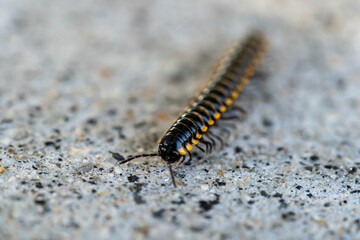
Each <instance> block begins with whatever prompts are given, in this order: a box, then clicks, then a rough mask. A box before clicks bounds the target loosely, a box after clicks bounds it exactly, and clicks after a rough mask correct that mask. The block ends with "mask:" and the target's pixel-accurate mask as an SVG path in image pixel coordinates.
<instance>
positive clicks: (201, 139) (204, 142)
mask: <svg viewBox="0 0 360 240" xmlns="http://www.w3.org/2000/svg"><path fill="white" fill-rule="evenodd" d="M199 142H201V143H203V144H205V145H206V153H211V151H212V145H211V143H210V142H208V141H206V140H205V139H204V138H200V139H199ZM209 149H210V150H209Z"/></svg>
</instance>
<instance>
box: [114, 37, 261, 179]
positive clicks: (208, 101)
mask: <svg viewBox="0 0 360 240" xmlns="http://www.w3.org/2000/svg"><path fill="white" fill-rule="evenodd" d="M266 51H267V41H266V38H265V37H264V36H263V35H262V34H260V33H253V34H251V35H250V36H249V37H248V38H247V39H246V40H245V41H244V43H243V44H242V45H241V47H238V48H237V49H235V51H234V53H233V54H232V55H230V56H231V58H230V59H229V60H228V61H227V62H226V63H225V64H223V65H222V66H221V68H220V70H221V71H218V72H217V73H216V74H215V76H214V77H213V79H212V81H211V82H210V84H209V85H208V86H207V87H205V88H204V89H203V90H202V91H201V92H200V93H199V94H198V96H197V98H195V99H194V100H193V101H192V102H191V104H190V106H189V108H188V110H186V111H185V112H184V113H183V114H182V115H181V116H180V117H179V118H178V119H177V120H176V121H175V122H174V124H173V125H172V126H171V127H170V128H169V129H168V130H167V131H166V132H165V134H164V136H163V137H162V138H161V140H160V141H159V149H158V153H157V154H143V155H138V156H134V157H131V158H129V159H126V160H124V161H122V162H121V164H122V163H126V162H128V161H130V160H132V159H135V158H138V157H146V156H160V157H161V158H162V159H164V160H165V161H166V162H167V164H168V166H169V169H170V172H171V176H172V180H173V183H174V185H175V181H174V177H173V174H172V170H171V167H170V164H172V163H178V165H180V164H181V163H182V162H183V161H184V159H185V156H186V154H189V156H190V158H191V154H190V151H191V150H192V149H193V147H194V146H196V147H198V148H200V149H201V150H202V151H204V150H203V149H202V148H201V147H200V146H198V143H199V142H200V143H203V144H205V146H206V152H208V147H209V148H210V151H211V147H212V145H213V144H212V143H214V141H213V140H212V138H211V135H210V134H212V133H211V132H210V131H209V129H210V128H211V127H212V125H214V124H215V123H216V121H217V120H218V119H220V118H221V117H222V115H223V113H225V112H226V111H227V110H228V109H229V107H230V106H231V105H232V104H233V102H234V100H235V99H236V98H238V96H239V94H240V93H241V92H242V91H243V89H244V87H245V86H246V85H247V84H248V82H249V78H250V77H251V76H252V75H253V74H254V71H255V69H256V68H257V66H258V65H259V64H260V62H261V61H262V59H263V57H264V55H265V53H266ZM204 135H207V136H208V137H209V138H210V140H211V141H212V142H208V141H207V140H205V139H204ZM215 137H216V138H218V137H217V136H215ZM180 159H181V160H180Z"/></svg>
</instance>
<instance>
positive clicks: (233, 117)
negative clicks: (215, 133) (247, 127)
mask: <svg viewBox="0 0 360 240" xmlns="http://www.w3.org/2000/svg"><path fill="white" fill-rule="evenodd" d="M221 120H225V121H226V120H238V121H240V122H243V121H244V119H243V118H242V117H240V116H237V115H231V116H223V117H222V118H221Z"/></svg>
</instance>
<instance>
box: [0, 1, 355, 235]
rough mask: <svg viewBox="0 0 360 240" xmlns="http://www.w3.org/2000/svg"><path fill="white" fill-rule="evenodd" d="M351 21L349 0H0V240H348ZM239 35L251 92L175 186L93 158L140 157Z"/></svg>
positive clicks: (149, 168)
mask: <svg viewBox="0 0 360 240" xmlns="http://www.w3.org/2000/svg"><path fill="white" fill-rule="evenodd" d="M359 12H360V2H359V1H355V0H342V1H339V0H330V1H329V0H319V1H312V2H303V1H285V0H271V1H260V0H259V1H234V0H224V1H215V0H207V1H204V0H198V1H188V0H183V1H176V2H175V1H174V2H170V1H166V0H155V1H142V0H139V1H122V0H119V1H116V0H104V1H95V0H88V1H85V0H78V1H69V0H63V1H48V0H39V1H20V0H19V1H12V0H0V39H1V40H0V43H1V45H0V183H1V184H0V239H1V238H4V239H10V238H12V239H29V238H30V239H69V238H70V237H71V238H73V237H75V238H78V239H99V238H106V239H114V238H119V236H121V238H123V239H141V238H152V239H164V238H167V237H168V236H169V234H171V236H173V237H174V238H177V239H182V238H185V237H187V238H192V239H200V238H204V237H206V238H213V239H237V238H238V237H242V238H245V239H246V238H249V239H250V238H251V239H254V238H255V239H256V238H258V239H260V238H263V237H266V238H268V239H290V238H293V239H326V238H328V239H332V238H343V239H354V238H356V234H357V232H358V231H359V229H360V220H359V217H358V216H359V210H358V206H359V201H358V200H359V196H358V194H359V192H360V190H359V189H360V186H359V183H360V179H359V178H358V176H357V170H356V169H357V168H358V167H359V166H358V165H359V164H360V159H359V158H360V138H359V130H360V124H359V117H360V98H359V93H360V92H359V91H360V90H359V89H360V82H359V77H360V71H359V69H360V68H359V66H360V44H359V42H360V33H359V30H358V29H359V24H360V17H359ZM253 29H257V30H261V31H262V32H264V34H266V35H267V37H268V39H269V42H270V51H269V54H268V56H267V59H266V61H265V62H264V64H263V66H262V67H261V68H260V73H261V74H258V76H257V78H259V79H261V80H262V82H263V83H262V84H260V85H261V90H258V91H257V90H256V88H257V85H255V86H254V88H253V89H254V93H251V94H250V95H249V96H248V97H247V98H246V97H245V102H244V105H245V106H247V107H248V109H247V110H248V112H249V116H248V119H247V121H246V122H245V123H244V124H241V125H240V127H239V129H238V131H234V136H233V138H232V139H231V141H230V142H229V143H228V144H227V147H226V148H225V149H224V150H223V151H219V152H217V153H215V154H213V155H211V156H203V155H201V154H198V155H200V156H198V158H196V159H195V160H194V161H193V163H191V165H190V166H182V167H180V168H177V169H176V172H177V173H176V177H177V179H179V180H180V181H182V182H183V185H182V186H181V187H180V188H179V189H173V188H172V186H171V183H170V182H169V176H168V172H167V170H166V168H165V166H164V164H163V162H162V161H160V160H159V159H158V160H156V159H151V160H149V161H142V160H139V161H138V162H137V163H133V164H130V165H129V166H118V165H116V160H115V159H113V158H112V156H111V154H109V152H108V151H114V152H119V153H121V154H122V155H124V156H127V155H129V154H135V153H141V152H148V151H156V147H157V140H158V139H159V137H161V135H162V133H163V132H164V131H165V130H166V129H167V128H168V127H169V125H170V124H171V123H172V121H173V119H174V118H176V117H177V116H178V114H179V113H181V111H183V109H184V107H185V106H186V104H187V102H188V100H189V99H191V98H192V97H193V95H194V94H195V93H196V92H197V91H198V89H199V87H200V86H201V85H203V83H204V82H205V81H206V79H207V77H208V76H209V73H210V72H211V70H212V67H213V66H214V64H215V63H216V60H217V59H218V57H219V56H220V55H221V52H222V50H223V49H224V48H225V47H226V45H227V44H228V43H229V42H231V41H238V40H240V39H243V38H244V37H245V36H246V35H247V34H248V33H249V32H251V31H252V30H253ZM240 105H241V103H240ZM144 162H145V163H146V164H145V165H144ZM219 182H220V184H219ZM357 191H358V192H357Z"/></svg>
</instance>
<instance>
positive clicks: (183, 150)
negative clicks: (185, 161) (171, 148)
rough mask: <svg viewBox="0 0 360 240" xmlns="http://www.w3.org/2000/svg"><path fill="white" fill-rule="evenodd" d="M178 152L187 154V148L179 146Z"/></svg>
mask: <svg viewBox="0 0 360 240" xmlns="http://www.w3.org/2000/svg"><path fill="white" fill-rule="evenodd" d="M177 152H178V153H180V154H181V155H186V151H185V149H184V148H183V147H181V148H179V149H178V150H177Z"/></svg>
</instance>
